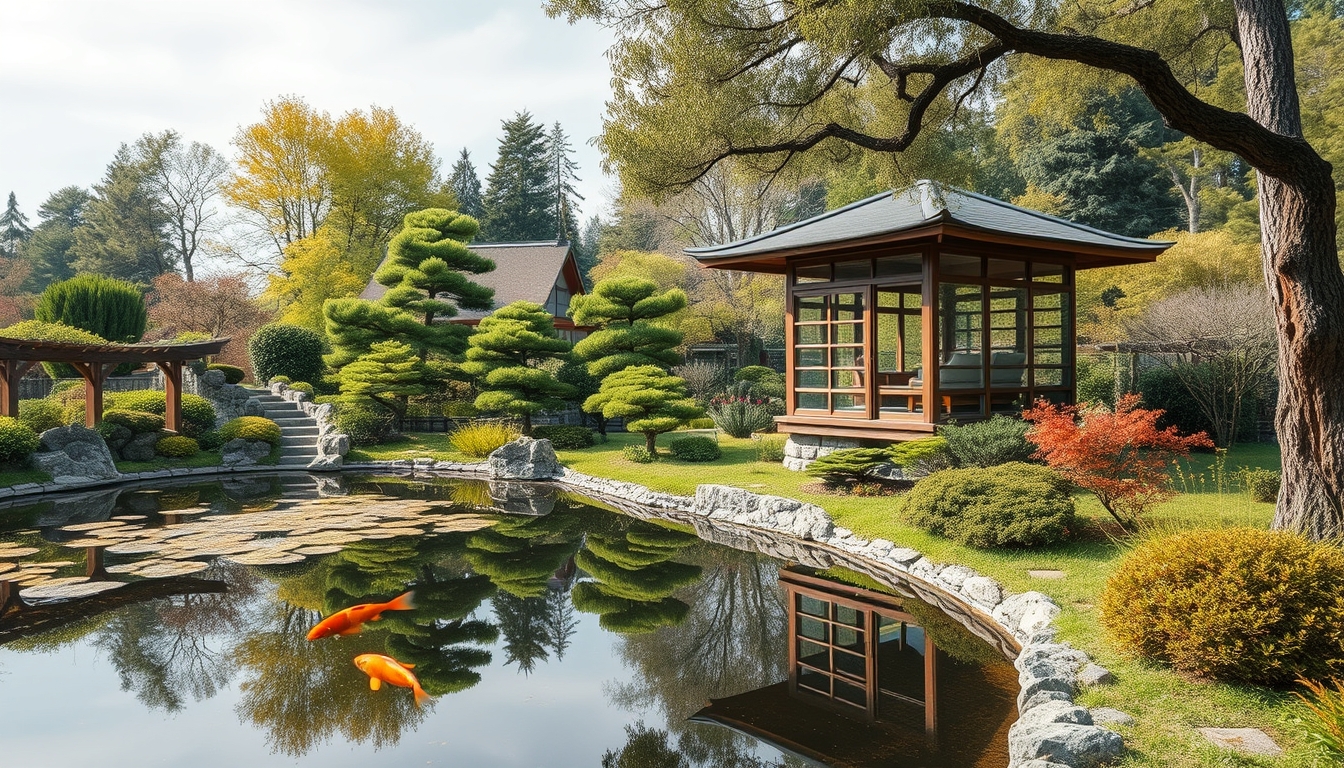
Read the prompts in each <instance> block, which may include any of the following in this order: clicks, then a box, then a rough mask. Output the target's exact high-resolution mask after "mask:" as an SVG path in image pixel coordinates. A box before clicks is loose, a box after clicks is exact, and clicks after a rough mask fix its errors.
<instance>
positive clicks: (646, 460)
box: [621, 445, 658, 464]
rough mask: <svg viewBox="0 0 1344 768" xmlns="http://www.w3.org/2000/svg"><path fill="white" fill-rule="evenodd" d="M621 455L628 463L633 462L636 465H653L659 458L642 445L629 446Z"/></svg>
mask: <svg viewBox="0 0 1344 768" xmlns="http://www.w3.org/2000/svg"><path fill="white" fill-rule="evenodd" d="M621 455H622V456H624V457H625V460H626V461H633V462H635V463H636V464H652V463H653V462H654V461H655V460H656V459H657V458H658V457H657V456H654V455H653V452H652V451H650V450H649V449H648V448H647V447H645V446H642V445H627V446H625V447H624V448H622V449H621Z"/></svg>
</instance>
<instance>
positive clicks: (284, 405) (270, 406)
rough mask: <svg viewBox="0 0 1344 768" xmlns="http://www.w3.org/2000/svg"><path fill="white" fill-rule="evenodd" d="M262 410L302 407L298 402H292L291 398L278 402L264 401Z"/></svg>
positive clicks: (283, 409) (291, 409) (284, 409)
mask: <svg viewBox="0 0 1344 768" xmlns="http://www.w3.org/2000/svg"><path fill="white" fill-rule="evenodd" d="M261 410H262V411H263V412H270V411H297V410H300V409H299V404H298V403H294V402H290V401H289V400H281V401H280V402H278V403H262V404H261Z"/></svg>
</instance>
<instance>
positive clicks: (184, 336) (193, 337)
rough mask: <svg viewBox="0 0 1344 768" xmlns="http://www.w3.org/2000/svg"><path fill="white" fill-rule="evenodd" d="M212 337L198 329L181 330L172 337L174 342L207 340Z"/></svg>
mask: <svg viewBox="0 0 1344 768" xmlns="http://www.w3.org/2000/svg"><path fill="white" fill-rule="evenodd" d="M213 338H214V337H213V336H211V335H210V334H208V333H202V332H200V331H183V332H181V333H179V334H177V335H176V336H174V337H173V343H174V344H190V343H191V342H193V341H209V340H211V339H213Z"/></svg>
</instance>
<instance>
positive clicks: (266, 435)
mask: <svg viewBox="0 0 1344 768" xmlns="http://www.w3.org/2000/svg"><path fill="white" fill-rule="evenodd" d="M219 436H220V438H221V439H223V441H224V442H226V443H227V442H229V441H230V440H238V439H240V438H241V439H243V440H262V441H265V442H268V443H270V444H271V445H279V444H280V425H279V424H276V423H275V422H274V421H271V420H270V419H267V418H263V417H261V416H239V417H238V418H236V419H232V420H230V421H226V422H224V424H223V425H222V426H221V427H220V428H219Z"/></svg>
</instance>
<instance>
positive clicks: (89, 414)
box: [70, 360, 118, 429]
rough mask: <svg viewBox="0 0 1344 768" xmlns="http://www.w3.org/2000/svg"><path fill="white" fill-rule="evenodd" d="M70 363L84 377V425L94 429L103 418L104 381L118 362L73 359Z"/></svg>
mask: <svg viewBox="0 0 1344 768" xmlns="http://www.w3.org/2000/svg"><path fill="white" fill-rule="evenodd" d="M70 365H71V367H73V368H74V369H75V370H76V371H78V372H79V375H80V376H83V377H84V426H86V427H88V428H89V429H93V428H94V427H96V426H98V425H99V424H100V423H101V422H102V420H103V382H104V381H106V380H107V377H108V375H109V374H111V373H112V371H114V370H116V368H117V365H118V364H117V363H106V364H103V363H83V362H77V361H74V360H71V361H70Z"/></svg>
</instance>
